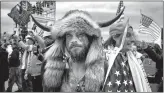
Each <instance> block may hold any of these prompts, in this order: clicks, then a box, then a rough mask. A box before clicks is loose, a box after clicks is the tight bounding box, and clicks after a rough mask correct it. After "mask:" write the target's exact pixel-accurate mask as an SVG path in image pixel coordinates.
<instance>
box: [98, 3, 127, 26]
mask: <svg viewBox="0 0 164 93" xmlns="http://www.w3.org/2000/svg"><path fill="white" fill-rule="evenodd" d="M124 9H125V6H124V7H123V9H122V10H121V12H120V13H119V14H118V15H117V16H116V17H115V18H113V19H112V20H110V21H107V22H101V23H100V22H98V25H99V26H100V27H107V26H109V25H111V24H113V23H114V22H115V21H116V20H117V19H119V18H120V16H121V15H122V13H123V12H124Z"/></svg>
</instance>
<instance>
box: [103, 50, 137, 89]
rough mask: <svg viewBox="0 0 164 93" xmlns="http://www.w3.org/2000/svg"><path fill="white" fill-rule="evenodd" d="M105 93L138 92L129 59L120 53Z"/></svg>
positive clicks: (108, 79)
mask: <svg viewBox="0 0 164 93" xmlns="http://www.w3.org/2000/svg"><path fill="white" fill-rule="evenodd" d="M104 91H105V92H136V89H135V86H134V82H133V78H132V74H131V70H130V67H129V64H128V60H127V57H125V56H123V54H122V53H119V54H118V55H117V57H116V59H115V61H114V64H113V66H112V68H111V70H110V73H109V75H108V77H107V80H106V82H105V86H104Z"/></svg>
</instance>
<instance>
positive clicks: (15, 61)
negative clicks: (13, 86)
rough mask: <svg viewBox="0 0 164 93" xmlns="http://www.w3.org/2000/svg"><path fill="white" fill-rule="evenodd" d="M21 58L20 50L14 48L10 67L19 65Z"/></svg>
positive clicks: (10, 58)
mask: <svg viewBox="0 0 164 93" xmlns="http://www.w3.org/2000/svg"><path fill="white" fill-rule="evenodd" d="M19 66H20V60H19V50H18V49H17V48H14V49H13V51H12V53H11V55H10V57H9V67H19Z"/></svg>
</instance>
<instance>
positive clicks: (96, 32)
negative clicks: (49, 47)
mask: <svg viewBox="0 0 164 93" xmlns="http://www.w3.org/2000/svg"><path fill="white" fill-rule="evenodd" d="M68 27H69V28H70V27H71V29H74V28H77V29H78V31H83V32H84V33H86V34H87V35H89V36H96V37H99V36H101V33H100V28H99V26H98V25H97V23H96V22H95V21H94V20H93V19H92V18H91V16H90V15H89V14H88V13H87V12H84V11H80V10H72V11H69V12H68V13H66V15H65V16H64V17H63V18H62V19H60V20H59V21H57V22H56V23H55V25H54V26H53V27H52V28H51V33H52V37H53V39H56V38H58V37H62V36H63V35H64V34H65V33H66V32H68V31H70V30H68Z"/></svg>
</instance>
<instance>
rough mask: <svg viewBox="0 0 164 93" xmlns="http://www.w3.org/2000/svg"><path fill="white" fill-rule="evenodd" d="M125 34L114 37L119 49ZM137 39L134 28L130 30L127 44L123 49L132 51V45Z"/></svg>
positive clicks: (126, 40)
mask: <svg viewBox="0 0 164 93" xmlns="http://www.w3.org/2000/svg"><path fill="white" fill-rule="evenodd" d="M122 37H123V34H116V35H114V36H113V39H114V40H115V41H116V46H117V47H119V46H120V45H121V41H122ZM134 41H135V38H134V32H133V29H132V28H128V31H127V34H126V38H125V42H124V45H123V49H125V50H130V49H132V45H131V44H132V43H134Z"/></svg>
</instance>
